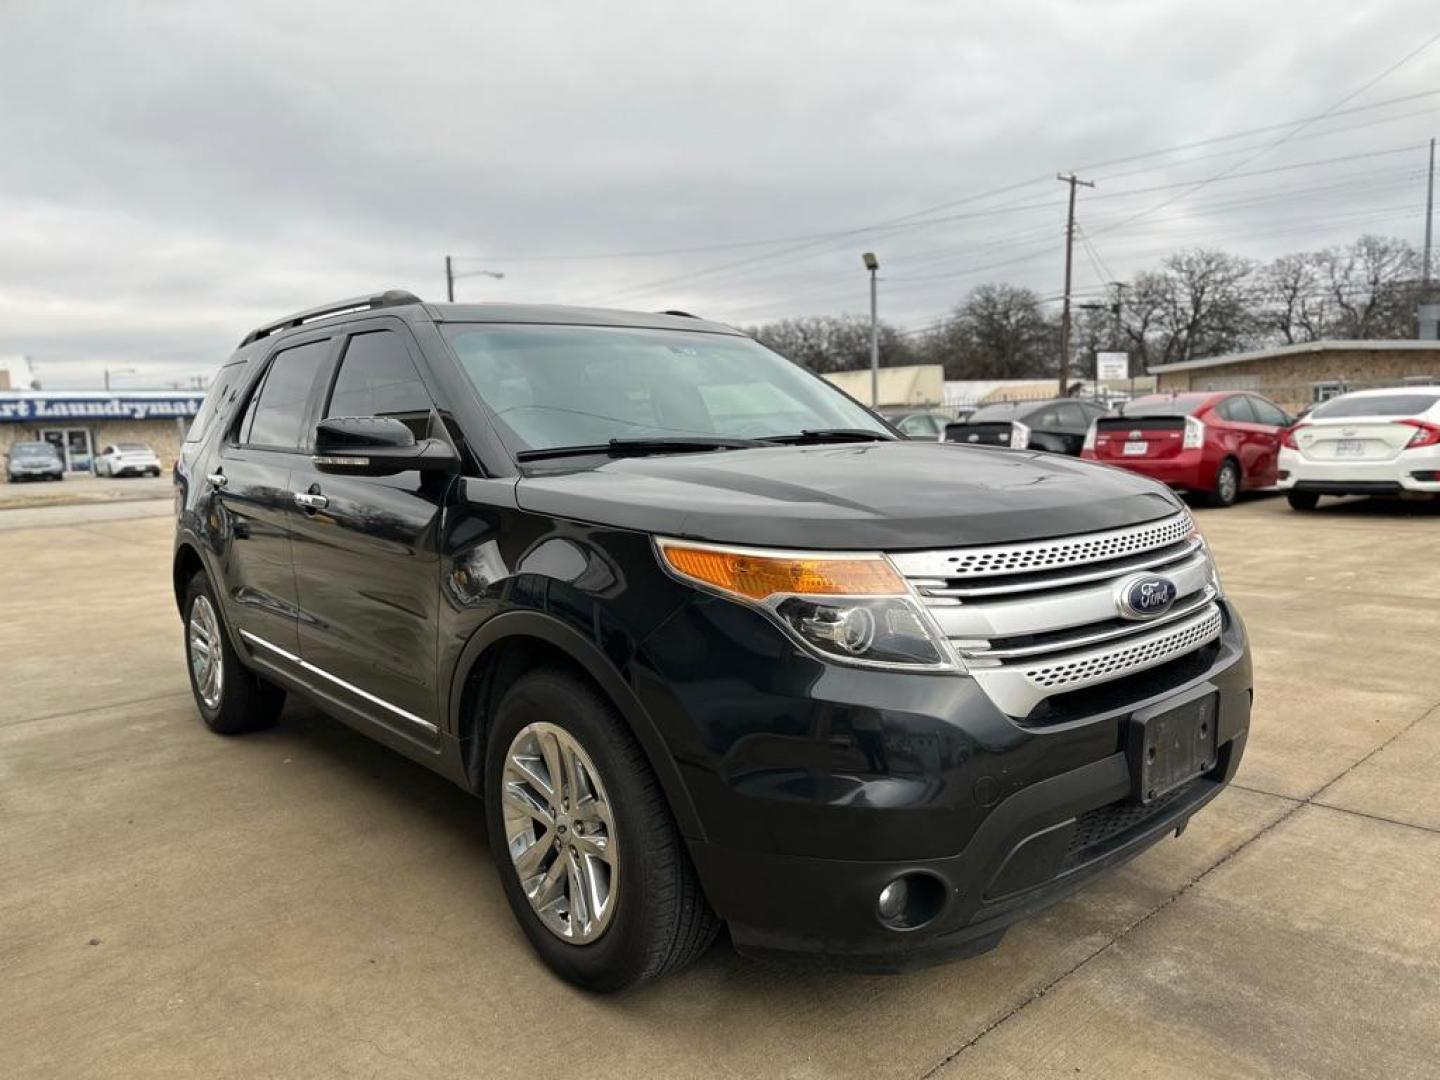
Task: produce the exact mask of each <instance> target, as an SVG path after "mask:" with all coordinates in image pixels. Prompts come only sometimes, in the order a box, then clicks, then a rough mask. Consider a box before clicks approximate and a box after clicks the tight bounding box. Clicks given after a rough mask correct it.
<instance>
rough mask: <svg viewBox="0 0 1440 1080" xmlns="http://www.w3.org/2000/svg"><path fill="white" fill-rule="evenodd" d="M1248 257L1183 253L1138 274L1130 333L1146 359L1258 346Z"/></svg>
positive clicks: (1164, 360)
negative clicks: (1153, 269)
mask: <svg viewBox="0 0 1440 1080" xmlns="http://www.w3.org/2000/svg"><path fill="white" fill-rule="evenodd" d="M1254 273H1255V264H1254V263H1253V262H1251V261H1250V260H1249V259H1243V258H1240V257H1239V256H1237V255H1230V254H1227V253H1226V252H1223V251H1213V250H1207V249H1204V248H1197V249H1194V250H1191V251H1180V252H1177V253H1175V254H1174V255H1171V256H1170V257H1169V258H1167V259H1166V260H1165V261H1164V262H1163V263H1161V266H1160V269H1159V270H1158V271H1149V272H1146V273H1143V274H1139V275H1137V276H1136V278H1135V284H1134V288H1133V290H1132V293H1131V297H1130V301H1129V302H1128V303H1127V305H1126V319H1125V332H1126V336H1127V337H1129V338H1130V340H1131V342H1132V343H1133V345H1134V347H1135V348H1136V350H1137V351H1138V352H1139V353H1140V356H1141V358H1142V360H1143V361H1144V363H1146V364H1147V365H1149V364H1168V363H1174V362H1176V361H1179V360H1191V359H1195V358H1198V357H1202V356H1216V355H1219V354H1221V353H1226V352H1234V351H1236V350H1238V349H1242V348H1245V347H1246V346H1248V345H1250V344H1253V343H1254V341H1255V340H1256V336H1257V335H1256V330H1257V324H1256V319H1255V316H1254V312H1253V310H1252V307H1251V304H1250V300H1249V296H1248V295H1247V292H1248V290H1249V288H1250V283H1251V280H1252V278H1253V276H1254Z"/></svg>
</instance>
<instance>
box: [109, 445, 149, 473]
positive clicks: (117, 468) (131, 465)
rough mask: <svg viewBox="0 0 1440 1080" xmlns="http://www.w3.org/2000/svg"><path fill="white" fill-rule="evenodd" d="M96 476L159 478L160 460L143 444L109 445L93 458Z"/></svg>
mask: <svg viewBox="0 0 1440 1080" xmlns="http://www.w3.org/2000/svg"><path fill="white" fill-rule="evenodd" d="M95 475H96V476H159V475H160V459H159V458H158V457H156V456H155V451H154V450H151V449H150V447H148V446H146V445H145V444H144V443H133V442H122V443H111V444H110V445H109V446H107V447H105V449H103V450H101V451H100V454H99V456H97V457H96V458H95Z"/></svg>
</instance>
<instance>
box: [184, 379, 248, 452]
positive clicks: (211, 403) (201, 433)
mask: <svg viewBox="0 0 1440 1080" xmlns="http://www.w3.org/2000/svg"><path fill="white" fill-rule="evenodd" d="M244 371H245V365H244V364H227V365H226V366H225V367H222V368H221V369H220V371H219V372H218V373H217V374H216V376H215V379H214V381H212V382H211V383H210V389H209V390H207V391H206V392H205V397H204V398H203V399H202V400H201V402H200V408H199V410H198V411H197V412H196V413H195V418H194V419H193V420H191V421H190V427H189V428H188V429H186V431H185V441H186V442H187V443H193V442H199V441H200V440H201V439H203V438H204V437H205V432H206V430H207V429H208V428H209V427H210V422H211V421H212V420H214V419H215V417H216V416H218V415H219V414H220V413H221V411H222V408H223V406H224V405H225V403H226V402H227V401H229V400H230V398H231V396H232V395H233V394H234V392H235V384H236V383H237V382H239V381H240V376H241V375H242V374H243V373H244Z"/></svg>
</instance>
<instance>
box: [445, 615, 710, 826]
mask: <svg viewBox="0 0 1440 1080" xmlns="http://www.w3.org/2000/svg"><path fill="white" fill-rule="evenodd" d="M546 664H551V665H558V666H564V667H568V668H569V669H570V670H572V671H574V672H575V673H576V674H577V675H579V676H580V677H581V678H584V679H586V680H587V681H588V682H590V683H591V684H592V685H594V686H595V688H596V689H597V690H599V691H600V693H601V694H603V695H604V696H605V698H606V699H607V700H608V701H609V702H610V704H611V705H612V706H614V708H615V711H616V712H618V713H619V714H620V716H621V717H622V718H623V719H624V721H625V723H626V726H627V727H628V728H629V729H630V732H631V734H633V735H634V736H635V739H636V741H637V742H639V744H640V748H641V749H642V750H643V751H644V753H645V757H646V760H647V761H648V762H649V764H650V767H651V768H652V769H653V770H654V771H655V776H656V778H657V779H658V780H659V781H660V786H661V788H662V789H663V790H664V792H665V796H666V801H667V802H668V803H669V804H670V811H671V813H673V814H674V815H675V823H676V825H677V826H678V827H679V829H680V833H681V835H683V836H685V837H688V838H691V839H704V836H705V832H704V828H703V827H702V825H701V823H700V816H699V814H698V812H697V811H696V810H695V804H694V802H693V800H692V799H691V798H690V792H689V789H688V788H687V787H686V785H685V782H684V779H683V778H682V777H681V775H680V769H679V767H678V766H677V765H676V763H675V759H674V757H673V756H672V755H671V753H670V751H669V748H668V747H667V746H666V744H665V741H664V739H663V738H662V737H661V735H660V732H659V729H658V728H657V727H656V726H655V723H654V721H653V720H652V719H651V717H650V714H649V713H648V712H647V711H646V709H645V706H644V705H643V704H642V703H641V701H640V699H639V697H638V696H636V694H635V691H634V690H633V689H632V688H631V686H630V684H629V682H627V681H626V679H625V677H624V676H623V675H622V674H621V672H620V671H619V670H618V669H617V668H616V667H615V665H614V664H613V663H611V661H610V660H609V658H608V657H606V656H605V654H604V653H602V652H601V651H600V649H599V648H598V647H597V646H596V645H595V644H594V643H593V642H592V641H590V640H589V639H587V638H585V637H584V636H583V635H582V634H580V633H579V632H578V631H576V630H574V629H572V628H571V627H569V626H567V625H566V624H565V623H563V622H561V621H560V620H558V619H556V618H553V617H552V616H549V615H544V614H542V613H540V612H534V611H509V612H505V613H503V614H500V615H497V616H495V617H494V618H492V619H490V620H489V621H487V622H486V623H485V624H484V625H483V626H481V627H480V629H478V630H477V631H476V632H475V633H474V635H472V636H471V638H470V640H469V641H468V642H467V643H466V645H465V648H464V649H463V650H462V652H461V654H460V660H459V662H458V663H457V664H456V665H455V672H454V674H453V676H452V678H451V683H450V700H449V706H448V713H449V721H450V730H451V731H452V732H454V733H455V738H456V740H457V743H458V744H459V748H460V756H461V759H462V762H463V765H464V769H465V777H466V781H467V783H468V784H469V785H470V787H471V789H472V790H474V791H476V792H479V791H481V790H482V786H483V785H482V776H483V772H484V768H483V763H484V736H485V732H486V730H487V724H488V721H489V717H490V715H491V714H492V713H493V711H494V708H495V706H496V705H497V704H498V703H499V700H500V695H501V694H502V693H503V692H504V690H505V688H506V687H508V686H509V685H510V684H511V683H512V682H513V681H514V680H515V679H516V678H517V677H518V676H520V675H521V674H523V673H524V672H526V671H530V670H533V669H534V668H536V667H539V666H542V665H546Z"/></svg>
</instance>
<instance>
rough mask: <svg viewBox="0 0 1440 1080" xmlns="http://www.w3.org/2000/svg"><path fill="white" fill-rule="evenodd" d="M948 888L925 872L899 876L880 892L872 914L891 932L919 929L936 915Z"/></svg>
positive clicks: (948, 892) (947, 892)
mask: <svg viewBox="0 0 1440 1080" xmlns="http://www.w3.org/2000/svg"><path fill="white" fill-rule="evenodd" d="M949 895H950V887H949V886H948V885H946V884H945V882H944V881H942V880H941V879H940V878H938V877H937V876H935V875H934V874H931V873H926V872H924V871H915V872H912V873H909V874H902V875H900V876H899V877H897V878H896V879H895V880H894V881H892V882H890V884H888V885H886V886H885V887H884V888H883V889H881V890H880V895H879V896H878V897H877V898H876V901H875V914H876V915H877V916H879V918H880V921H881V922H882V923H883V924H884V925H885V926H887V927H888V928H889V929H891V930H918V929H919V928H920V927H922V926H925V925H926V924H927V923H929V922H931V921H932V920H933V919H934V918H935V916H937V915H939V914H940V912H941V910H942V909H943V908H944V907H945V904H946V902H947V901H948V899H949Z"/></svg>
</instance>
